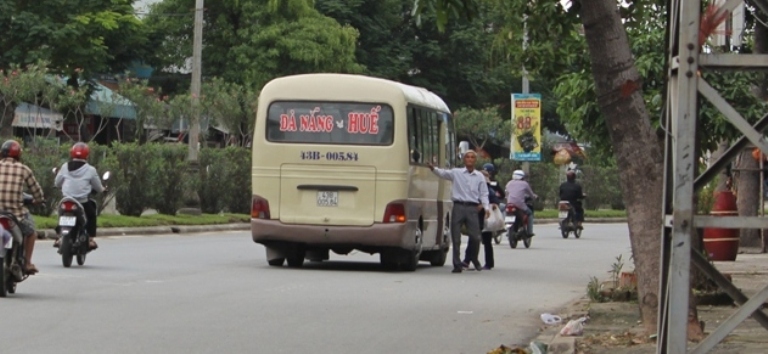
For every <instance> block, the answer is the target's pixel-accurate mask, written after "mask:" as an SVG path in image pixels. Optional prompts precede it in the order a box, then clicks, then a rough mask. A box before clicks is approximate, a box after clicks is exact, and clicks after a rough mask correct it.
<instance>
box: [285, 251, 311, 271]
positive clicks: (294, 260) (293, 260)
mask: <svg viewBox="0 0 768 354" xmlns="http://www.w3.org/2000/svg"><path fill="white" fill-rule="evenodd" d="M292 253H293V254H292V255H291V256H290V257H288V258H287V259H286V260H287V261H288V266H289V267H291V268H301V267H302V266H303V265H304V256H305V255H306V251H304V248H303V247H301V246H297V248H296V250H294V251H293V252H292Z"/></svg>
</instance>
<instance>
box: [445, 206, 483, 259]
mask: <svg viewBox="0 0 768 354" xmlns="http://www.w3.org/2000/svg"><path fill="white" fill-rule="evenodd" d="M462 225H464V226H466V228H467V233H468V234H469V242H468V243H467V250H469V249H470V248H471V247H473V248H472V250H473V251H472V252H471V253H470V257H469V259H470V261H471V262H472V264H474V265H476V266H478V267H479V266H480V262H479V261H478V260H477V254H478V253H479V251H480V229H481V228H480V224H478V220H477V207H476V206H472V205H462V204H456V203H454V204H453V213H452V215H451V241H452V242H453V267H454V268H459V269H461V226H462Z"/></svg>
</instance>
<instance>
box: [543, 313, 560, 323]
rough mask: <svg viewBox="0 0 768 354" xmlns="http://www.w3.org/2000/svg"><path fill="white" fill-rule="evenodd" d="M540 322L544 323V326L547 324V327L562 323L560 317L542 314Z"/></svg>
mask: <svg viewBox="0 0 768 354" xmlns="http://www.w3.org/2000/svg"><path fill="white" fill-rule="evenodd" d="M541 320H542V321H543V322H544V323H546V324H548V325H550V326H551V325H556V324H560V322H562V321H563V319H562V318H560V316H557V315H553V314H551V313H542V314H541Z"/></svg>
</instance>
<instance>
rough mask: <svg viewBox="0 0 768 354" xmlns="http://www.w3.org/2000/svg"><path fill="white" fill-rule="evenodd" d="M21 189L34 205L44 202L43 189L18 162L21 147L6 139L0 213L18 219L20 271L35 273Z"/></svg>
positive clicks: (0, 159)
mask: <svg viewBox="0 0 768 354" xmlns="http://www.w3.org/2000/svg"><path fill="white" fill-rule="evenodd" d="M24 187H27V189H28V190H29V192H30V193H31V194H32V198H33V200H32V202H33V203H34V204H40V203H42V202H43V201H44V197H43V189H42V188H40V184H39V183H37V180H36V179H35V175H34V173H33V172H32V170H31V169H30V168H29V167H27V166H26V165H24V164H23V163H21V145H20V144H19V142H17V141H16V140H7V141H6V142H4V143H3V145H2V146H0V210H3V211H6V212H10V213H12V214H13V215H14V216H16V218H17V219H18V227H19V230H20V231H21V234H22V235H23V236H24V237H25V242H24V261H25V262H24V263H25V268H26V269H24V271H25V273H27V274H35V273H37V272H38V270H37V267H35V265H34V264H33V263H32V252H33V251H34V250H35V240H37V232H36V231H35V221H34V220H33V219H32V215H30V214H29V210H27V208H25V207H24Z"/></svg>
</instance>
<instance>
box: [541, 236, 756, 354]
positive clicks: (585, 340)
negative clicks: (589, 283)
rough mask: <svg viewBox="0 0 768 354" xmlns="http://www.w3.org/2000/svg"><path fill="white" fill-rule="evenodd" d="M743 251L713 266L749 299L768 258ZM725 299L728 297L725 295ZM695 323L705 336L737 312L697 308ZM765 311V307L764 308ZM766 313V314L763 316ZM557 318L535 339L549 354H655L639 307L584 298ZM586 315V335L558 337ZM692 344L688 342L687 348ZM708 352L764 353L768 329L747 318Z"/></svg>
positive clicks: (730, 307) (719, 307)
mask: <svg viewBox="0 0 768 354" xmlns="http://www.w3.org/2000/svg"><path fill="white" fill-rule="evenodd" d="M756 251H757V250H746V252H749V253H740V254H739V255H738V257H736V261H734V262H714V265H715V267H716V268H717V269H718V270H719V271H720V272H721V273H723V274H724V275H730V276H731V278H732V282H733V284H734V285H735V286H736V287H737V288H738V289H739V290H741V292H742V293H744V295H746V296H747V297H751V296H752V295H754V294H755V293H757V292H759V291H760V290H762V289H763V288H764V287H765V286H766V285H768V254H761V253H755V252H756ZM724 296H725V297H727V295H724ZM697 309H698V315H699V320H700V321H703V322H704V332H705V334H707V335H708V334H709V333H711V332H713V331H715V330H716V329H717V327H718V326H719V325H720V323H722V322H723V321H725V320H726V319H727V318H728V317H729V316H731V315H732V314H733V313H734V312H735V311H736V310H737V309H738V307H737V306H734V305H699V306H698V307H697ZM763 311H764V312H766V311H765V309H763ZM766 313H768V312H766ZM559 315H560V316H561V317H562V319H563V322H562V323H561V324H559V325H555V326H545V327H544V329H543V330H542V332H541V333H540V334H539V336H538V337H537V338H536V339H535V340H534V341H538V342H541V343H544V344H547V345H548V346H549V348H548V351H547V352H546V353H547V354H553V353H558V354H560V353H562V354H565V353H568V354H572V353H573V354H576V353H579V354H581V353H583V354H607V353H611V354H646V353H648V354H653V353H656V342H655V340H653V339H649V338H647V337H645V336H644V335H643V334H642V333H643V328H642V324H641V323H640V314H639V311H638V306H637V303H635V302H606V303H591V302H590V300H589V299H588V298H587V297H586V295H585V296H584V297H583V298H580V299H577V300H575V301H574V302H572V303H570V304H569V305H568V306H566V308H565V309H564V310H562V311H561V312H560V313H559ZM584 315H589V321H587V322H586V323H585V325H584V333H583V335H582V336H578V337H564V336H560V335H559V331H560V329H561V328H562V327H563V326H564V325H565V324H566V323H567V322H568V320H571V319H577V318H579V317H581V316H584ZM695 346H696V343H689V350H690V349H692V348H693V347H695ZM710 352H711V353H722V354H736V353H740V354H741V353H743V354H753V353H754V354H757V353H761V354H762V353H768V330H766V329H765V328H763V327H762V326H761V325H760V324H759V323H757V322H756V321H755V320H754V319H752V318H748V319H747V320H745V321H744V322H742V323H741V324H739V325H738V326H737V327H736V329H735V330H734V331H732V332H731V333H730V334H728V336H727V337H726V338H725V339H724V340H723V341H722V342H720V344H718V345H717V346H715V347H714V348H713V349H712V350H711V351H710Z"/></svg>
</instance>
